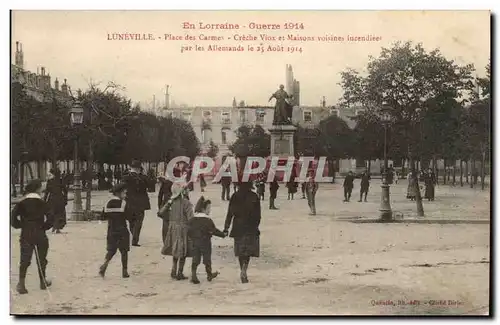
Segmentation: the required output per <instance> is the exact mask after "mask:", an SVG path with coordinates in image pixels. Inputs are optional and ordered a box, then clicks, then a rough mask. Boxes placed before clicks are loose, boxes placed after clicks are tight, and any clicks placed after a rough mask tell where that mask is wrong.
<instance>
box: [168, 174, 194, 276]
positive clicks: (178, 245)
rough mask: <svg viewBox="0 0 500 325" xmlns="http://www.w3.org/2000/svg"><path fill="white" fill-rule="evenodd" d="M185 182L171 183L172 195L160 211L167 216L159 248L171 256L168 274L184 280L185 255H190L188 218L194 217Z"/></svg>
mask: <svg viewBox="0 0 500 325" xmlns="http://www.w3.org/2000/svg"><path fill="white" fill-rule="evenodd" d="M188 192H189V188H188V184H187V183H180V182H176V183H174V184H173V185H172V197H171V198H170V199H169V200H168V202H167V204H166V205H165V206H164V207H163V208H162V211H161V212H160V213H161V214H162V215H166V216H168V230H167V235H166V237H165V241H164V243H163V248H162V250H161V254H162V255H169V256H172V271H171V273H170V276H171V277H172V278H173V279H176V280H185V279H187V277H185V276H184V265H185V264H186V257H191V255H192V249H191V245H190V244H191V243H190V241H189V239H188V230H189V220H191V219H192V218H194V212H193V204H192V203H191V201H189V197H188V196H187V193H188Z"/></svg>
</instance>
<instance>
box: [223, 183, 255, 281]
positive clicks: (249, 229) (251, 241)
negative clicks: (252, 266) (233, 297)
mask: <svg viewBox="0 0 500 325" xmlns="http://www.w3.org/2000/svg"><path fill="white" fill-rule="evenodd" d="M260 219H261V210H260V199H259V196H258V195H257V193H255V192H253V191H252V184H251V183H250V182H241V183H240V186H239V189H238V191H237V192H236V193H234V194H233V196H231V199H230V200H229V206H228V209H227V215H226V221H225V223H224V234H225V235H228V234H229V236H230V237H233V238H234V255H235V256H237V257H238V261H239V263H240V270H241V273H240V279H241V282H242V283H247V282H248V277H247V270H248V265H249V263H250V257H259V252H260V244H259V236H260V231H259V225H260ZM231 224H232V228H231V233H229V227H230V226H231Z"/></svg>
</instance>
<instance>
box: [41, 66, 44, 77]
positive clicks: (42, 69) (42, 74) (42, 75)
mask: <svg viewBox="0 0 500 325" xmlns="http://www.w3.org/2000/svg"><path fill="white" fill-rule="evenodd" d="M41 70H42V76H45V67H42V69H41Z"/></svg>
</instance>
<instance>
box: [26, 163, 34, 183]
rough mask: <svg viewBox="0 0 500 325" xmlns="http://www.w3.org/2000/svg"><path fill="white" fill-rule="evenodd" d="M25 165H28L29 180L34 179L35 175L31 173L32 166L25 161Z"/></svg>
mask: <svg viewBox="0 0 500 325" xmlns="http://www.w3.org/2000/svg"><path fill="white" fill-rule="evenodd" d="M26 165H27V166H28V172H29V173H30V180H33V179H35V175H33V168H31V165H30V163H29V162H27V163H26Z"/></svg>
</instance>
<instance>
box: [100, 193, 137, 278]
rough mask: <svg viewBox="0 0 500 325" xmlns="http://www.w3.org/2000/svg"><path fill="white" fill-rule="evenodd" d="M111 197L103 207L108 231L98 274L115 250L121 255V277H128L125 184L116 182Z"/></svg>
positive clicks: (102, 271) (105, 266) (102, 274)
mask: <svg viewBox="0 0 500 325" xmlns="http://www.w3.org/2000/svg"><path fill="white" fill-rule="evenodd" d="M111 193H113V196H114V197H113V198H112V199H110V200H109V201H108V203H106V206H105V207H104V209H103V215H104V218H105V219H107V220H108V233H107V236H106V241H107V247H106V249H107V251H108V252H107V253H106V257H105V260H104V264H102V265H101V267H100V268H99V275H101V276H102V277H104V275H105V273H106V269H107V268H108V265H109V262H111V259H112V258H113V256H115V254H116V251H117V250H119V251H120V254H121V257H122V277H124V278H128V277H129V274H128V271H127V269H128V252H129V251H130V233H129V231H128V228H127V212H126V210H125V206H126V202H125V197H126V195H127V188H126V185H125V184H117V185H116V186H114V187H113V189H112V190H111Z"/></svg>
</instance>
